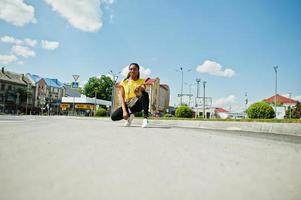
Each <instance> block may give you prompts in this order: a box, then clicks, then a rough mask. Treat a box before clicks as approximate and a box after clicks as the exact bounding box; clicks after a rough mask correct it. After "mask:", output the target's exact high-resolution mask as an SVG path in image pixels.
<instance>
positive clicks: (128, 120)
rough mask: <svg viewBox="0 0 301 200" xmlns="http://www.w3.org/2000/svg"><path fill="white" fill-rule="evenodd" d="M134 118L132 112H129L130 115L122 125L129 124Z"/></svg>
mask: <svg viewBox="0 0 301 200" xmlns="http://www.w3.org/2000/svg"><path fill="white" fill-rule="evenodd" d="M133 119H134V114H131V115H130V117H129V118H128V119H127V120H126V121H125V123H124V126H131V124H132V121H133Z"/></svg>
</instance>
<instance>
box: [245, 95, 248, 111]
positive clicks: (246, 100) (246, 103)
mask: <svg viewBox="0 0 301 200" xmlns="http://www.w3.org/2000/svg"><path fill="white" fill-rule="evenodd" d="M247 107H248V93H247V92H246V93H245V112H247Z"/></svg>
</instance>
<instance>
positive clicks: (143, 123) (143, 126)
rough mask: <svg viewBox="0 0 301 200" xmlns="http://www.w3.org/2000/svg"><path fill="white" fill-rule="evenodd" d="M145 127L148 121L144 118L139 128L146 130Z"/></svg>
mask: <svg viewBox="0 0 301 200" xmlns="http://www.w3.org/2000/svg"><path fill="white" fill-rule="evenodd" d="M147 126H148V120H147V119H145V118H144V119H143V122H142V125H141V127H142V128H146V127H147Z"/></svg>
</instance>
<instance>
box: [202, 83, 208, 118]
mask: <svg viewBox="0 0 301 200" xmlns="http://www.w3.org/2000/svg"><path fill="white" fill-rule="evenodd" d="M206 83H207V82H206V81H203V87H204V94H203V119H206V113H205V95H206V92H205V90H206Z"/></svg>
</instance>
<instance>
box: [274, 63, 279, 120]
mask: <svg viewBox="0 0 301 200" xmlns="http://www.w3.org/2000/svg"><path fill="white" fill-rule="evenodd" d="M274 71H275V96H274V108H275V117H276V118H277V72H278V66H274Z"/></svg>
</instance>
